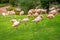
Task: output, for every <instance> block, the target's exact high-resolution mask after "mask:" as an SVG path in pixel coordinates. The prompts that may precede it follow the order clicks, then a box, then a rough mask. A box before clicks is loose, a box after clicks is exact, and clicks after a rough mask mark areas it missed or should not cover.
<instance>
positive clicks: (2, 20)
mask: <svg viewBox="0 0 60 40" xmlns="http://www.w3.org/2000/svg"><path fill="white" fill-rule="evenodd" d="M25 17H26V15H22V16H18V15H9V16H6V17H4V16H1V15H0V40H60V14H57V15H55V18H53V19H48V18H46V15H44V17H43V20H41V21H40V22H39V23H37V24H36V23H34V22H32V20H33V19H34V18H32V17H30V18H29V19H30V20H29V22H27V24H26V25H25V23H24V22H22V23H21V24H20V25H19V26H18V27H17V29H15V28H14V27H12V23H11V22H10V20H11V19H14V18H15V19H17V20H18V19H21V20H22V19H23V18H25Z"/></svg>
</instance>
